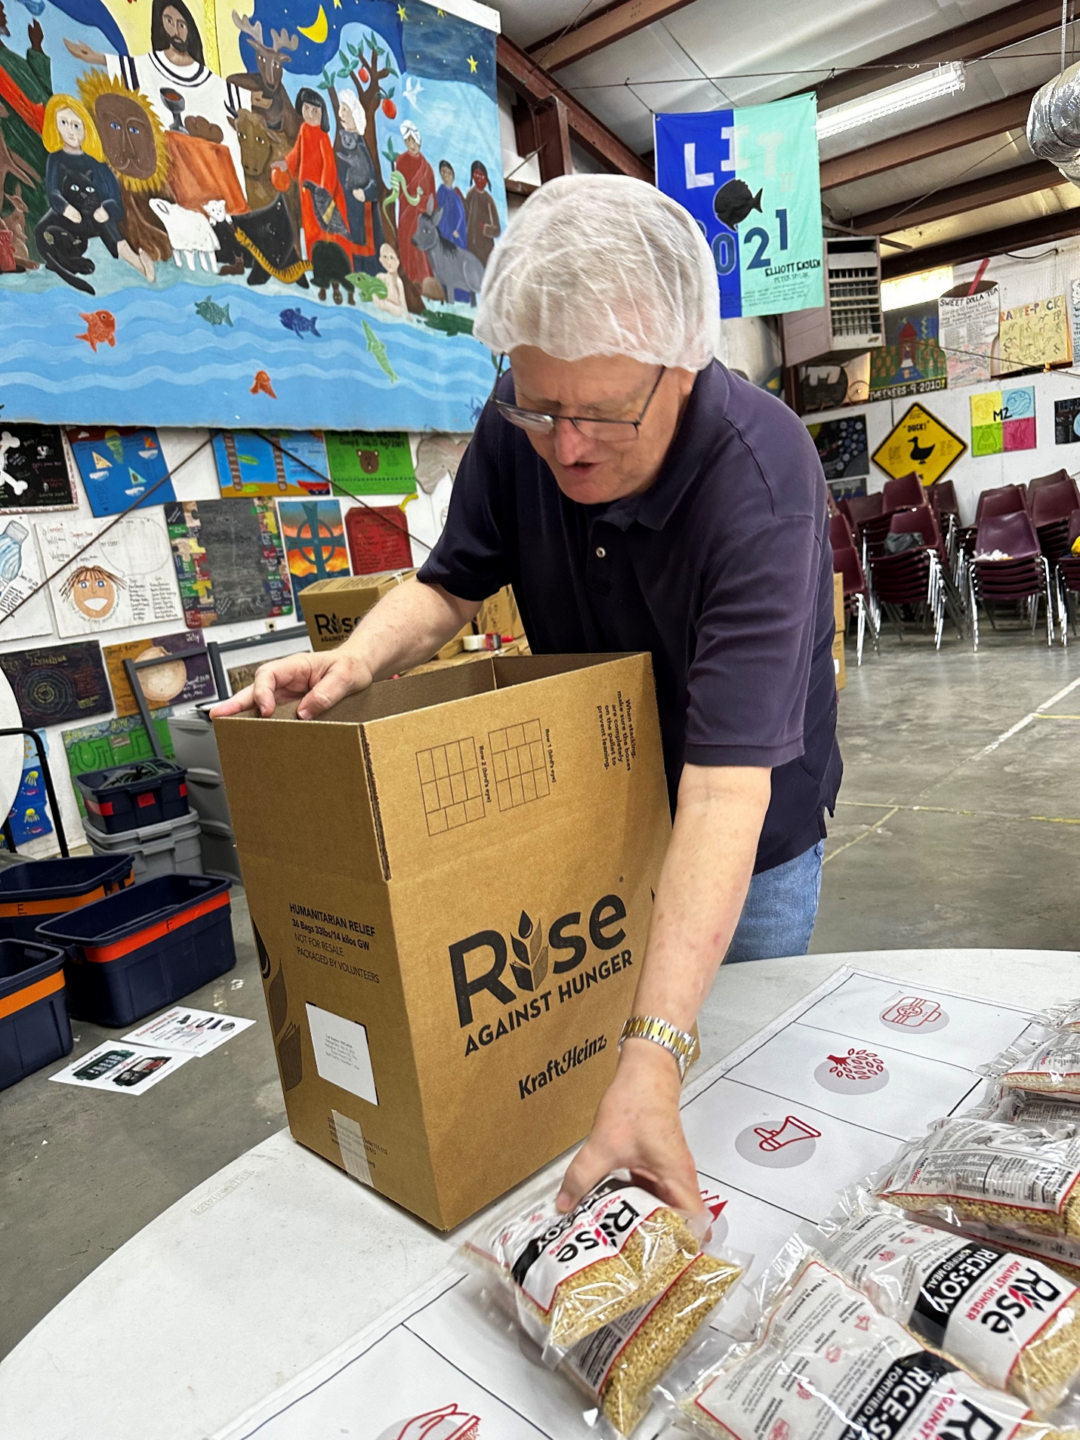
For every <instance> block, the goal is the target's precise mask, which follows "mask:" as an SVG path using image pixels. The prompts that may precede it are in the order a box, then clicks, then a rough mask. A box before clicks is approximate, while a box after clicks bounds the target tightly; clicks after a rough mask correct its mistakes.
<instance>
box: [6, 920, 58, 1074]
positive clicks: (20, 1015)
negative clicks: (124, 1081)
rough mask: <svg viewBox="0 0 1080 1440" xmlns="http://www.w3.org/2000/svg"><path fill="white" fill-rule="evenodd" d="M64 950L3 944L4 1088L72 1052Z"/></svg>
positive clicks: (17, 942)
mask: <svg viewBox="0 0 1080 1440" xmlns="http://www.w3.org/2000/svg"><path fill="white" fill-rule="evenodd" d="M71 1045H72V1041H71V1022H70V1020H69V1019H68V1013H67V1006H66V1005H65V1004H64V952H63V950H58V949H57V948H56V946H54V945H38V944H28V943H27V942H26V941H25V940H0V1090H5V1089H7V1087H8V1086H9V1085H14V1084H15V1083H16V1081H18V1080H21V1079H22V1078H23V1076H24V1075H30V1074H32V1072H33V1071H35V1070H40V1069H41V1067H42V1066H43V1065H50V1064H52V1062H53V1061H54V1060H60V1059H62V1057H63V1056H65V1055H69V1054H70V1053H71Z"/></svg>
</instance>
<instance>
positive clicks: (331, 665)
mask: <svg viewBox="0 0 1080 1440" xmlns="http://www.w3.org/2000/svg"><path fill="white" fill-rule="evenodd" d="M371 678H372V677H371V671H370V670H369V669H368V667H367V666H366V665H365V664H364V662H363V661H362V660H361V659H359V658H358V657H357V656H356V655H354V654H353V653H352V652H351V651H348V650H324V651H321V652H319V653H317V654H313V653H308V654H303V655H286V656H284V657H283V658H282V659H281V660H271V661H270V662H269V664H267V665H260V667H259V669H258V670H257V671H256V673H255V680H254V682H253V683H252V684H251V685H249V686H248V687H247V689H246V690H241V691H240V693H239V694H238V695H233V696H232V697H231V698H230V699H228V700H223V701H222V702H221V704H220V705H215V706H214V708H213V709H212V710H211V711H210V718H211V720H218V719H220V718H221V717H222V716H223V715H239V714H240V712H241V711H242V710H256V711H258V713H259V714H260V715H262V716H263V717H264V718H266V717H269V716H271V715H273V713H274V711H275V710H276V709H277V707H278V705H281V704H284V703H285V702H286V701H288V700H299V701H300V704H299V706H298V708H297V711H296V717H297V719H298V720H314V719H315V718H316V717H317V716H319V715H321V714H322V713H323V711H324V710H329V709H330V707H331V705H336V704H337V703H338V701H339V700H344V698H345V696H346V695H352V694H355V692H356V691H357V690H366V689H367V687H368V686H369V685H370V684H371Z"/></svg>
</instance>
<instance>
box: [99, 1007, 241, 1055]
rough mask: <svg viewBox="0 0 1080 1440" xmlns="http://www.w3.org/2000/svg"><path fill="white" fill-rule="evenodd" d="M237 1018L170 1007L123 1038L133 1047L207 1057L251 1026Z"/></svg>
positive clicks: (207, 1011) (206, 1011) (189, 1008)
mask: <svg viewBox="0 0 1080 1440" xmlns="http://www.w3.org/2000/svg"><path fill="white" fill-rule="evenodd" d="M254 1024H255V1021H254V1020H245V1019H243V1018H242V1017H241V1016H239V1015H221V1014H219V1013H218V1012H217V1011H216V1010H193V1009H192V1008H191V1006H190V1005H174V1006H173V1007H172V1009H171V1010H166V1011H165V1013H164V1014H163V1015H155V1016H154V1017H153V1018H152V1019H150V1020H144V1021H143V1023H142V1024H141V1025H140V1026H139V1027H138V1028H137V1029H136V1030H132V1031H130V1032H129V1033H128V1034H127V1035H125V1036H124V1037H123V1038H124V1039H125V1040H130V1041H133V1042H134V1043H135V1044H137V1045H153V1046H155V1047H157V1048H158V1049H161V1050H178V1051H181V1052H182V1053H183V1054H185V1055H209V1054H210V1051H211V1050H216V1049H217V1048H218V1046H219V1045H224V1044H226V1042H227V1041H229V1040H232V1039H234V1038H235V1037H236V1036H237V1035H239V1034H240V1033H241V1032H242V1031H244V1030H246V1029H248V1027H249V1026H251V1025H254Z"/></svg>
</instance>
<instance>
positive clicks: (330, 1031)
mask: <svg viewBox="0 0 1080 1440" xmlns="http://www.w3.org/2000/svg"><path fill="white" fill-rule="evenodd" d="M306 1009H307V1017H308V1028H309V1029H310V1031H311V1044H312V1048H313V1049H314V1051H315V1068H316V1070H318V1072H319V1075H320V1077H321V1078H322V1079H323V1080H329V1081H330V1084H331V1085H340V1086H341V1088H342V1090H348V1092H349V1094H350V1095H359V1097H360V1099H361V1100H367V1101H369V1102H370V1104H372V1105H377V1104H378V1103H379V1096H378V1092H377V1091H376V1089H375V1076H374V1074H373V1072H372V1069H371V1053H370V1051H369V1050H368V1038H367V1029H366V1027H365V1026H363V1025H358V1024H357V1023H356V1021H355V1020H343V1019H342V1017H341V1016H340V1015H334V1014H331V1012H330V1011H329V1010H320V1009H319V1008H318V1006H317V1005H311V1004H309V1005H308V1006H307V1007H306Z"/></svg>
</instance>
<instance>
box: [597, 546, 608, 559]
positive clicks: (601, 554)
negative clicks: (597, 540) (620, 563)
mask: <svg viewBox="0 0 1080 1440" xmlns="http://www.w3.org/2000/svg"><path fill="white" fill-rule="evenodd" d="M596 558H597V560H605V559H606V558H607V551H606V550H605V549H604V547H603V545H597V547H596Z"/></svg>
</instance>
